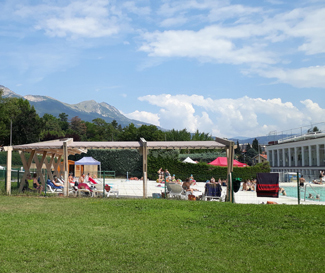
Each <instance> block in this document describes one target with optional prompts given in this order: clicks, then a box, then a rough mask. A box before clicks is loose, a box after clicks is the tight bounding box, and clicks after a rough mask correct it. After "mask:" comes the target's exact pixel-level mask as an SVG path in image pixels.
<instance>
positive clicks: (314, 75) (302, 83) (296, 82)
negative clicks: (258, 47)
mask: <svg viewBox="0 0 325 273" xmlns="http://www.w3.org/2000/svg"><path fill="white" fill-rule="evenodd" d="M257 73H258V74H259V75H261V76H263V77H266V78H275V79H277V80H278V82H281V83H287V84H290V85H292V86H295V87H298V88H310V87H317V88H325V66H311V67H302V68H297V69H280V68H274V69H270V70H260V71H257Z"/></svg>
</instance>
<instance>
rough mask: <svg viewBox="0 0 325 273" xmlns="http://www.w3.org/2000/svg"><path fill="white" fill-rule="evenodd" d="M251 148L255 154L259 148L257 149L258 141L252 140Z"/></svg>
mask: <svg viewBox="0 0 325 273" xmlns="http://www.w3.org/2000/svg"><path fill="white" fill-rule="evenodd" d="M252 148H253V149H254V150H255V151H256V152H258V151H259V148H258V140H257V139H256V138H255V139H254V140H253V143H252Z"/></svg>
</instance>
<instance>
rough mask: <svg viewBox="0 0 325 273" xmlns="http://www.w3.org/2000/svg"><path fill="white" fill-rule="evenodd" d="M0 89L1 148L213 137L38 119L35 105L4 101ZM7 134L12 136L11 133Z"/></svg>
mask: <svg viewBox="0 0 325 273" xmlns="http://www.w3.org/2000/svg"><path fill="white" fill-rule="evenodd" d="M2 94H3V91H2V90H0V145H1V146H8V145H10V135H11V136H12V142H11V143H12V145H19V144H27V143H34V142H39V141H46V140H53V139H58V138H73V139H74V141H139V139H140V138H141V137H143V138H145V139H146V140H147V141H191V140H193V141H194V140H196V141H205V140H213V138H212V136H211V135H209V134H206V133H203V132H199V131H198V130H197V131H196V132H195V133H194V134H192V133H190V132H188V131H187V130H186V129H183V130H174V129H173V130H170V131H163V130H160V129H159V128H158V127H157V126H155V125H142V126H140V127H136V126H135V125H134V124H133V123H131V124H129V125H128V126H125V127H122V126H121V125H120V124H118V122H117V121H116V120H113V121H112V122H106V121H105V120H104V119H101V118H96V119H94V120H92V122H88V121H83V120H81V119H80V118H79V117H77V116H76V117H72V118H71V119H69V117H68V115H67V114H65V113H60V114H59V115H58V117H55V116H53V115H51V114H44V115H43V117H40V116H39V115H38V114H37V112H36V110H35V108H34V106H32V105H30V103H29V101H28V100H26V99H23V98H4V97H3V96H2ZM10 131H12V133H11V134H10Z"/></svg>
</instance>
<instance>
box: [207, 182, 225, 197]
mask: <svg viewBox="0 0 325 273" xmlns="http://www.w3.org/2000/svg"><path fill="white" fill-rule="evenodd" d="M221 195H222V188H221V185H220V184H214V183H206V184H205V193H204V200H205V201H207V200H208V199H209V200H210V201H212V200H220V201H221V198H222V197H221Z"/></svg>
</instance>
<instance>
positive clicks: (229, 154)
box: [226, 141, 234, 203]
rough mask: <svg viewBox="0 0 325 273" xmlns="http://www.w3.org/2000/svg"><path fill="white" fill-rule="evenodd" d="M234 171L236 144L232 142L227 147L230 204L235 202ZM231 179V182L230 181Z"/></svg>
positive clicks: (228, 196)
mask: <svg viewBox="0 0 325 273" xmlns="http://www.w3.org/2000/svg"><path fill="white" fill-rule="evenodd" d="M233 169H234V142H232V141H230V142H229V146H228V147H227V180H228V181H227V182H228V183H227V200H226V201H229V202H232V203H233V202H234V200H233V193H232V192H233V188H232V175H231V173H232V172H233ZM230 179H231V181H230Z"/></svg>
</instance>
